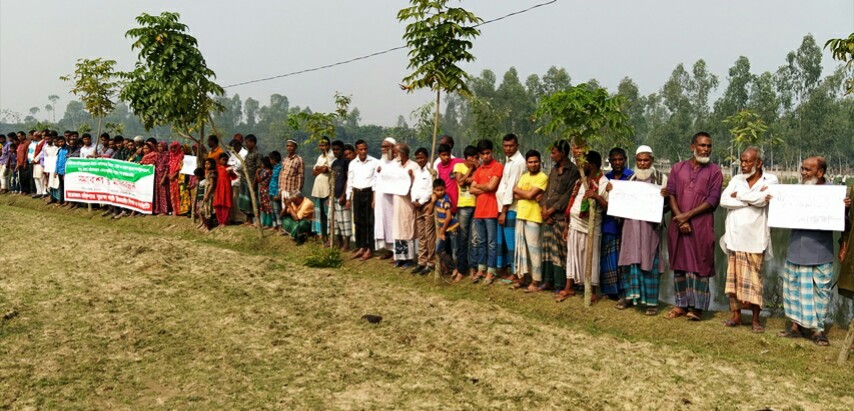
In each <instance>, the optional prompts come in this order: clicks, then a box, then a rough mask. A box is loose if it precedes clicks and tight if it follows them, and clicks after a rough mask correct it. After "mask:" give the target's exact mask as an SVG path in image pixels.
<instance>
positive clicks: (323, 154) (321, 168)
mask: <svg viewBox="0 0 854 411" xmlns="http://www.w3.org/2000/svg"><path fill="white" fill-rule="evenodd" d="M317 149H318V150H319V151H320V155H319V156H317V161H316V162H315V163H314V168H312V169H311V175H313V176H314V186H312V188H311V197H312V198H313V199H314V212H315V214H317V215H316V216H314V227H313V229H312V231H314V233H315V234H317V235H319V236H320V240H321V243H323V244H326V240H327V232H328V231H327V230H328V228H329V227H328V224H329V223H328V219H329V217H328V215H329V192H330V191H331V187H330V186H329V184H330V179H329V176H330V172H329V165H330V164H332V159H331V155H330V153H329V139H328V138H326V137H321V138H320V141H319V142H318V143H317Z"/></svg>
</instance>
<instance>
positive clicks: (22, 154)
mask: <svg viewBox="0 0 854 411" xmlns="http://www.w3.org/2000/svg"><path fill="white" fill-rule="evenodd" d="M29 150H30V141H29V140H24V142H23V143H18V165H19V166H21V168H27V165H29V164H30V163H29V161H30V160H29V159H28V158H27V154H28V153H27V151H29Z"/></svg>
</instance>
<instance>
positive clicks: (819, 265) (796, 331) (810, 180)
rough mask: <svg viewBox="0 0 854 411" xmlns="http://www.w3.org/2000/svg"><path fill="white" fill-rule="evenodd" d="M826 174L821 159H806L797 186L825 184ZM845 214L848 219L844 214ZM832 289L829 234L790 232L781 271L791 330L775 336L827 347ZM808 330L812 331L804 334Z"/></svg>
mask: <svg viewBox="0 0 854 411" xmlns="http://www.w3.org/2000/svg"><path fill="white" fill-rule="evenodd" d="M826 173H827V161H825V159H824V158H823V157H810V158H807V159H806V160H804V161H803V163H802V164H801V184H810V185H812V184H827V181H826V180H825V174H826ZM770 201H774V199H773V198H772V199H771V200H770ZM845 206H846V207H851V199H850V198H846V199H845ZM846 211H847V210H846ZM845 214H846V215H848V213H847V212H846V213H845ZM847 223H849V222H848V221H846V229H847V228H848V224H847ZM847 240H848V236H847V235H846V234H845V233H843V235H842V236H841V237H840V240H839V241H840V247H839V259H840V260H844V259H845V254H846V252H847V249H848V243H847ZM832 289H833V232H832V231H823V230H792V234H791V236H790V237H789V249H788V251H787V254H786V267H785V269H784V270H783V309H784V310H785V312H786V317H787V318H789V320H791V321H792V327H791V328H790V329H788V330H785V331H781V332H780V333H779V334H778V335H779V336H781V337H786V338H797V337H801V336H804V337H807V338H810V339H811V340H812V341H813V342H814V343H816V344H817V345H819V346H828V345H830V342H829V341H828V340H827V336H825V334H824V333H825V332H826V330H827V329H826V328H825V320H826V316H827V305H828V303H829V302H830V296H831V291H832ZM809 330H814V331H813V332H812V333H811V334H807V333H808V332H809Z"/></svg>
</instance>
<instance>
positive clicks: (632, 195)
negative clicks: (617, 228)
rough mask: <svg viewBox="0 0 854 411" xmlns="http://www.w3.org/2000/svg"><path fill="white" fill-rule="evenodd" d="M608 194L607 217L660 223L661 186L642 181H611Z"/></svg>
mask: <svg viewBox="0 0 854 411" xmlns="http://www.w3.org/2000/svg"><path fill="white" fill-rule="evenodd" d="M611 186H612V188H611V191H610V192H608V215H609V216H613V217H621V218H628V219H631V220H640V221H649V222H651V223H661V218H662V216H663V213H664V197H662V196H661V186H657V185H655V184H650V183H646V182H643V181H623V180H612V181H611Z"/></svg>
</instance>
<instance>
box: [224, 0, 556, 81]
mask: <svg viewBox="0 0 854 411" xmlns="http://www.w3.org/2000/svg"><path fill="white" fill-rule="evenodd" d="M553 3H557V0H551V1H547V2H544V3H539V4H535V5H533V6H531V7H528V8H526V9H523V10H519V11H514V12H512V13H510V14H505V15H503V16H501V17H497V18H494V19H491V20H485V21H483V22H481V23H479V24H476V25H474V27H480V26H484V25H487V24H489V23H493V22H496V21H500V20H504V19H506V18H509V17H513V16H516V15H519V14H522V13H527V12H529V11H531V10H534V9H537V8H540V7H543V6H548V5H550V4H553ZM405 48H406V46H397V47H392V48H390V49H386V50H382V51H377V52H375V53H371V54H365V55H364V56H359V57H355V58H351V59H349V60H343V61H339V62H337V63H332V64H326V65H323V66H317V67H312V68H308V69H303V70H298V71H292V72H290V73H285V74H279V75H277V76H272V77H265V78H260V79H256V80H249V81H244V82H242V83H234V84H229V85H227V86H223V88H230V87H238V86H245V85H247V84H253V83H261V82H264V81H270V80H275V79H277V78H283V77H291V76H296V75H298V74H303V73H310V72H312V71H319V70H324V69H328V68H332V67H336V66H342V65H344V64H349V63H353V62H356V61H359V60H365V59H369V58H371V57H376V56H380V55H383V54H387V53H391V52H392V51H397V50H401V49H405Z"/></svg>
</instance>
